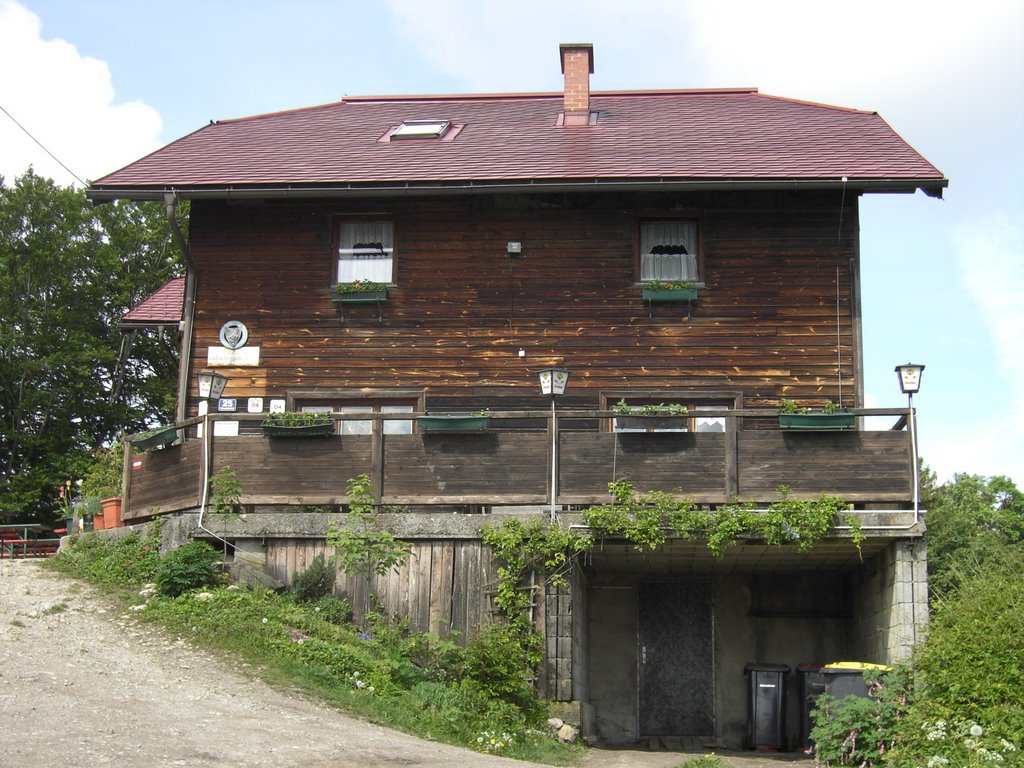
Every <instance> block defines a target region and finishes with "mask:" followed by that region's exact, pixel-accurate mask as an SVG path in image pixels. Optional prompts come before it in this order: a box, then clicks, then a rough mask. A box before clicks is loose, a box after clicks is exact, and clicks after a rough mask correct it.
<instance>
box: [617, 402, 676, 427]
mask: <svg viewBox="0 0 1024 768" xmlns="http://www.w3.org/2000/svg"><path fill="white" fill-rule="evenodd" d="M612 410H613V411H615V413H616V416H615V426H616V427H618V428H619V429H643V430H649V429H673V430H685V429H686V417H687V414H689V412H690V411H689V409H687V407H686V406H685V405H680V404H679V403H668V404H665V403H659V404H658V405H653V404H648V405H635V406H634V405H629V404H628V403H627V402H626V401H625V400H619V402H617V403H616V404H615V406H614V407H613V408H612Z"/></svg>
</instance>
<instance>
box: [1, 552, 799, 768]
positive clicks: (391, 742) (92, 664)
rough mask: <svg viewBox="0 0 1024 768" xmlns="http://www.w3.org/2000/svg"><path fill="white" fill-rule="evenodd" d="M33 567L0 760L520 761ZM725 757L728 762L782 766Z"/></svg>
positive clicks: (608, 761)
mask: <svg viewBox="0 0 1024 768" xmlns="http://www.w3.org/2000/svg"><path fill="white" fill-rule="evenodd" d="M39 566H40V564H39V563H38V562H31V561H13V562H12V561H10V560H4V561H0V765H12V766H15V765H16V766H19V768H64V767H68V768H71V767H73V766H117V767H118V768H121V767H124V768H142V767H143V766H146V767H149V766H176V765H180V766H190V767H191V766H225V767H226V766H232V768H234V767H235V766H246V768H291V766H295V767H296V768H298V767H299V766H302V768H319V767H320V766H323V767H324V768H326V767H327V766H330V767H331V768H356V767H357V766H358V768H366V767H367V766H465V767H466V768H492V767H493V768H499V767H502V766H504V767H505V768H509V767H510V766H530V765H532V764H530V763H520V762H516V761H512V760H507V759H504V758H500V757H495V756H490V755H481V754H478V753H476V752H472V751H470V750H464V749H459V748H457V747H450V746H446V745H441V744H435V743H433V742H429V741H425V740H423V739H418V738H416V737H413V736H409V735H407V734H404V733H400V732H398V731H393V730H390V729H387V728H382V727H380V726H376V725H372V724H369V723H366V722H364V721H361V720H359V719H357V718H354V717H350V716H348V715H345V714H344V713H341V712H338V711H337V710H334V709H331V708H329V707H326V706H324V705H321V704H318V703H316V702H314V701H311V700H309V699H307V698H305V697H303V696H301V695H299V694H287V693H284V692H281V691H278V690H275V689H273V688H271V687H269V686H268V685H266V684H265V683H263V682H261V681H260V680H259V679H258V677H256V676H255V675H254V674H253V670H251V669H250V670H246V669H244V668H242V666H241V664H239V666H238V667H236V668H232V666H231V663H230V662H225V661H224V659H222V658H220V657H214V656H212V655H209V654H205V653H203V652H201V651H197V650H195V649H193V648H192V647H191V646H189V645H188V644H186V643H185V642H184V641H183V640H177V639H175V638H173V637H170V636H168V635H165V634H163V633H161V632H160V631H159V630H157V629H156V628H154V627H151V626H148V625H145V624H140V623H137V622H135V621H134V620H133V619H132V617H131V615H130V613H127V612H125V611H124V610H123V609H121V608H120V607H118V606H115V604H114V603H112V602H111V601H109V600H107V599H105V598H103V597H102V596H100V595H97V594H96V593H95V592H94V591H93V590H92V589H91V588H89V587H88V586H86V585H83V584H81V583H79V582H76V581H73V580H69V579H65V578H63V577H61V576H59V575H55V574H51V573H49V572H48V571H45V570H43V569H41V568H40V567H39ZM686 758H687V755H679V754H675V755H672V754H666V753H654V754H652V753H642V752H631V751H604V750H592V751H591V752H590V754H589V755H588V756H587V757H586V758H585V759H584V762H583V766H582V768H614V767H616V766H624V767H629V766H647V767H649V768H662V767H667V766H675V765H679V764H680V763H682V762H683V761H684V760H685V759H686ZM727 760H728V763H729V764H730V765H732V766H733V767H734V768H741V767H742V768H754V767H755V766H770V767H774V766H779V765H781V764H782V762H777V761H776V760H770V759H765V758H755V757H752V756H751V757H747V756H741V757H737V758H733V757H729V758H727ZM784 762H785V763H788V762H789V761H788V760H786V761H784ZM804 765H805V766H806V765H807V764H806V763H804Z"/></svg>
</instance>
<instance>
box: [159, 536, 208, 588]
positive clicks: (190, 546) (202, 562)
mask: <svg viewBox="0 0 1024 768" xmlns="http://www.w3.org/2000/svg"><path fill="white" fill-rule="evenodd" d="M220 563H221V557H220V553H219V552H218V551H217V550H215V549H214V548H213V547H211V546H210V545H209V544H207V543H206V542H205V541H190V542H188V543H187V544H184V545H182V546H180V547H178V548H177V549H174V550H171V551H170V552H168V553H167V554H166V555H165V556H164V558H163V559H162V560H161V561H160V565H159V567H158V568H157V569H156V578H155V581H156V588H157V590H158V591H159V592H160V594H162V595H166V596H168V597H177V596H178V595H180V594H183V593H184V592H188V591H190V590H193V589H199V588H200V587H208V586H211V585H213V584H216V583H217V580H218V578H219V577H220Z"/></svg>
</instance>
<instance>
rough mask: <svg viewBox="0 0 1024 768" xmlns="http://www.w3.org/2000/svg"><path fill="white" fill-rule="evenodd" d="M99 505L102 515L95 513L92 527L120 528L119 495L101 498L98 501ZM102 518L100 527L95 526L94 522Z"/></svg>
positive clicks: (98, 527) (98, 528)
mask: <svg viewBox="0 0 1024 768" xmlns="http://www.w3.org/2000/svg"><path fill="white" fill-rule="evenodd" d="M100 506H101V507H102V508H103V514H102V515H96V517H95V519H94V520H93V527H94V528H96V529H97V530H102V529H103V528H120V527H121V497H120V496H114V497H112V498H109V499H103V500H102V501H101V502H100ZM100 519H102V520H103V524H102V527H100V526H97V525H96V522H97V521H98V520H100Z"/></svg>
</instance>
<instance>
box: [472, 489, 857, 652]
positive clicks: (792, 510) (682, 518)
mask: <svg viewBox="0 0 1024 768" xmlns="http://www.w3.org/2000/svg"><path fill="white" fill-rule="evenodd" d="M608 490H609V492H610V493H611V495H612V499H613V501H612V503H610V504H600V505H597V506H594V507H590V508H589V509H587V510H586V511H584V513H583V521H584V523H586V525H587V528H588V529H589V534H581V533H577V532H574V531H570V530H568V529H566V528H563V527H561V526H559V525H549V524H546V523H545V522H543V521H541V520H531V521H529V522H526V523H524V522H522V521H521V520H519V519H516V518H512V519H509V520H506V521H505V522H504V523H503V524H502V525H501V526H497V527H494V526H488V527H484V528H483V529H482V530H481V538H482V540H483V542H484V543H485V544H487V545H489V546H490V547H491V549H492V551H493V553H494V556H495V557H496V558H497V560H498V562H499V565H498V569H497V574H498V586H497V592H496V594H495V597H494V602H495V605H496V606H497V607H498V609H499V610H500V611H501V612H502V613H503V614H504V616H505V620H506V625H507V627H508V629H509V630H510V631H511V632H512V634H513V635H514V636H515V637H517V638H518V640H519V643H520V644H521V646H522V648H523V650H524V652H525V653H526V654H527V656H528V658H529V659H530V663H531V664H533V666H534V667H535V668H536V666H537V665H539V664H540V661H541V655H540V647H541V644H540V637H539V635H538V634H537V632H536V630H535V628H534V626H533V624H532V622H531V620H530V610H529V609H530V606H531V605H532V603H533V601H534V599H535V597H536V593H537V592H538V591H540V590H541V589H543V588H544V586H545V585H547V584H551V585H554V586H564V585H565V584H566V583H567V579H566V574H567V573H568V572H569V569H570V567H571V565H572V562H573V560H574V559H575V558H576V556H578V555H580V554H583V553H586V552H588V551H589V550H590V549H591V548H592V547H593V546H594V543H595V540H597V539H604V538H614V539H625V540H626V541H629V542H630V543H632V544H633V545H634V546H635V547H636V548H637V549H639V550H641V551H649V550H653V549H657V548H658V547H659V546H661V545H662V544H664V543H665V541H666V540H667V539H668V538H669V537H673V538H681V539H690V540H695V539H703V540H704V541H705V542H706V543H707V547H708V549H710V550H711V553H712V555H714V556H715V557H722V556H723V555H724V554H725V552H726V550H727V549H728V548H729V547H731V546H732V545H733V544H735V543H736V541H737V540H738V539H739V537H740V536H742V535H751V536H759V537H762V538H763V539H764V541H765V543H766V544H770V545H774V546H780V545H782V544H787V543H791V544H794V545H795V546H796V547H797V548H798V549H800V550H801V551H805V550H808V549H810V548H811V547H813V546H814V544H815V543H816V542H817V541H818V540H819V539H821V537H822V536H824V535H825V534H826V533H827V532H828V531H829V530H830V529H831V528H832V527H834V526H835V525H837V524H838V523H839V522H840V520H841V519H845V520H846V522H847V524H848V525H849V526H850V529H851V534H852V538H853V543H854V545H855V546H856V547H857V550H858V552H859V551H860V545H861V543H862V542H863V540H864V535H863V532H862V531H861V529H860V524H859V520H858V519H857V518H855V517H853V516H849V515H847V516H845V518H841V515H842V513H843V510H845V509H846V508H847V504H846V502H845V501H844V500H843V499H841V498H839V497H838V496H829V495H826V494H823V495H821V496H819V497H818V498H817V499H812V500H799V499H793V498H790V495H789V488H787V487H786V486H780V487H779V489H778V490H779V494H780V495H781V497H782V498H781V499H780V500H779V501H776V502H773V503H772V504H770V505H768V508H767V509H760V510H759V509H757V508H756V507H755V506H754V505H753V504H741V503H731V504H724V505H721V506H719V507H718V508H717V509H715V510H713V511H708V510H704V509H700V508H698V507H696V506H695V505H694V503H693V502H692V501H690V500H688V499H680V498H677V497H676V496H675V495H673V494H671V493H666V492H664V491H647V492H645V493H637V492H636V490H635V489H634V488H633V486H632V484H631V483H629V482H628V481H624V480H620V481H617V482H614V483H610V484H609V486H608ZM531 575H534V576H537V577H539V578H536V579H531Z"/></svg>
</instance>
